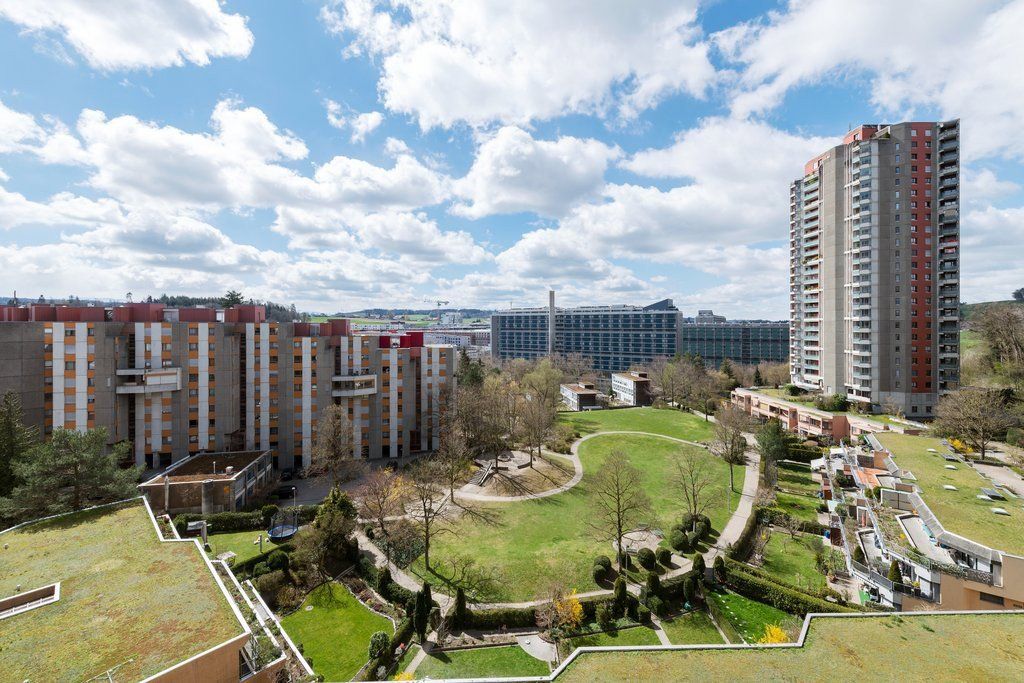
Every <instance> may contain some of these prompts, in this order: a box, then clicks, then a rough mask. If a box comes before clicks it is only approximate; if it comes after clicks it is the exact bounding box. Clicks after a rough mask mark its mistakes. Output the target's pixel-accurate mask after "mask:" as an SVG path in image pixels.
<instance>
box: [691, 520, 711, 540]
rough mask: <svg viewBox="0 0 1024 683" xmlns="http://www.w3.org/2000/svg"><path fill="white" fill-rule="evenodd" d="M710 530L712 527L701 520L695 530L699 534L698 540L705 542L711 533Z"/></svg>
mask: <svg viewBox="0 0 1024 683" xmlns="http://www.w3.org/2000/svg"><path fill="white" fill-rule="evenodd" d="M710 529H711V527H710V525H709V524H708V523H707V522H705V521H704V520H701V521H699V522H697V528H696V529H694V532H695V533H696V534H697V538H698V539H699V540H702V541H703V540H704V539H705V538H707V537H708V531H710Z"/></svg>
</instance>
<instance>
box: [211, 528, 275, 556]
mask: <svg viewBox="0 0 1024 683" xmlns="http://www.w3.org/2000/svg"><path fill="white" fill-rule="evenodd" d="M261 534H262V536H263V554H264V555H268V554H270V551H271V550H273V549H274V548H276V547H277V546H276V545H275V544H274V543H271V542H270V541H269V540H268V539H267V532H266V531H237V532H233V533H229V534H210V535H209V536H208V537H207V541H209V543H210V557H211V558H215V557H217V556H218V555H220V554H221V553H226V552H229V551H230V552H233V553H234V554H235V563H236V564H237V563H239V562H245V561H246V560H249V559H252V558H253V557H256V556H257V555H259V554H260V546H259V544H258V543H253V541H255V540H256V539H257V538H259V536H260V535H261Z"/></svg>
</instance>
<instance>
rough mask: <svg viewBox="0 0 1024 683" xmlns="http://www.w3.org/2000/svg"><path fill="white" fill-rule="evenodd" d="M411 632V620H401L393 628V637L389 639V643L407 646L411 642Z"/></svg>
mask: <svg viewBox="0 0 1024 683" xmlns="http://www.w3.org/2000/svg"><path fill="white" fill-rule="evenodd" d="M412 632H413V624H412V619H409V618H405V619H402V620H401V621H400V622H398V626H396V627H395V635H394V636H393V637H392V638H391V642H393V643H397V644H399V645H406V646H408V645H409V641H410V640H412Z"/></svg>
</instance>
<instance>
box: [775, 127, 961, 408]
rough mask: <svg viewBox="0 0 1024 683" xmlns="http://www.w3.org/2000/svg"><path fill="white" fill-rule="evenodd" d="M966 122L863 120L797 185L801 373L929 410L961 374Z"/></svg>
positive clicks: (817, 382) (794, 268) (797, 368)
mask: <svg viewBox="0 0 1024 683" xmlns="http://www.w3.org/2000/svg"><path fill="white" fill-rule="evenodd" d="M958 306H959V121H956V120H954V121H946V122H937V123H936V122H927V123H900V124H893V125H872V126H861V127H859V128H857V129H855V130H853V131H851V132H850V133H849V134H848V135H847V136H846V139H845V140H844V142H843V144H841V145H839V146H837V147H834V148H833V149H831V150H829V151H827V152H825V153H823V154H821V155H820V156H818V157H816V158H814V159H812V160H811V161H809V162H808V163H807V165H806V166H805V169H804V176H803V177H802V178H801V179H799V180H797V181H795V182H794V183H793V184H792V186H791V187H790V366H791V374H792V378H793V382H794V383H795V384H798V385H799V386H802V387H804V388H807V389H815V390H820V391H822V392H824V393H841V394H844V395H845V396H847V397H848V398H849V399H850V400H851V401H857V402H860V403H862V404H864V405H865V406H866V407H868V408H869V409H871V410H873V411H879V410H881V409H882V407H883V406H897V407H899V408H900V409H901V410H902V411H903V412H904V413H905V414H906V415H908V416H909V417H912V418H913V417H916V418H927V417H930V416H932V414H933V413H934V409H935V405H936V403H937V401H938V397H939V396H940V395H941V394H942V393H944V392H946V391H950V390H952V389H955V388H956V387H957V386H958V383H959V337H958V333H959V308H958Z"/></svg>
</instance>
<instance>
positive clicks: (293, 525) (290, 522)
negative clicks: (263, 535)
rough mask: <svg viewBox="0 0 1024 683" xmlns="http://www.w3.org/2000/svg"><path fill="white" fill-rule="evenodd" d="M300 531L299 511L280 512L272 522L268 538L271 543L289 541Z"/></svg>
mask: <svg viewBox="0 0 1024 683" xmlns="http://www.w3.org/2000/svg"><path fill="white" fill-rule="evenodd" d="M298 530H299V511H298V510H297V509H295V508H291V509H284V510H281V511H279V512H278V513H277V514H276V515H274V518H273V519H271V520H270V528H269V529H267V538H269V539H270V540H271V541H274V542H279V541H287V540H288V539H290V538H291V537H292V536H294V535H295V532H296V531H298Z"/></svg>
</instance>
